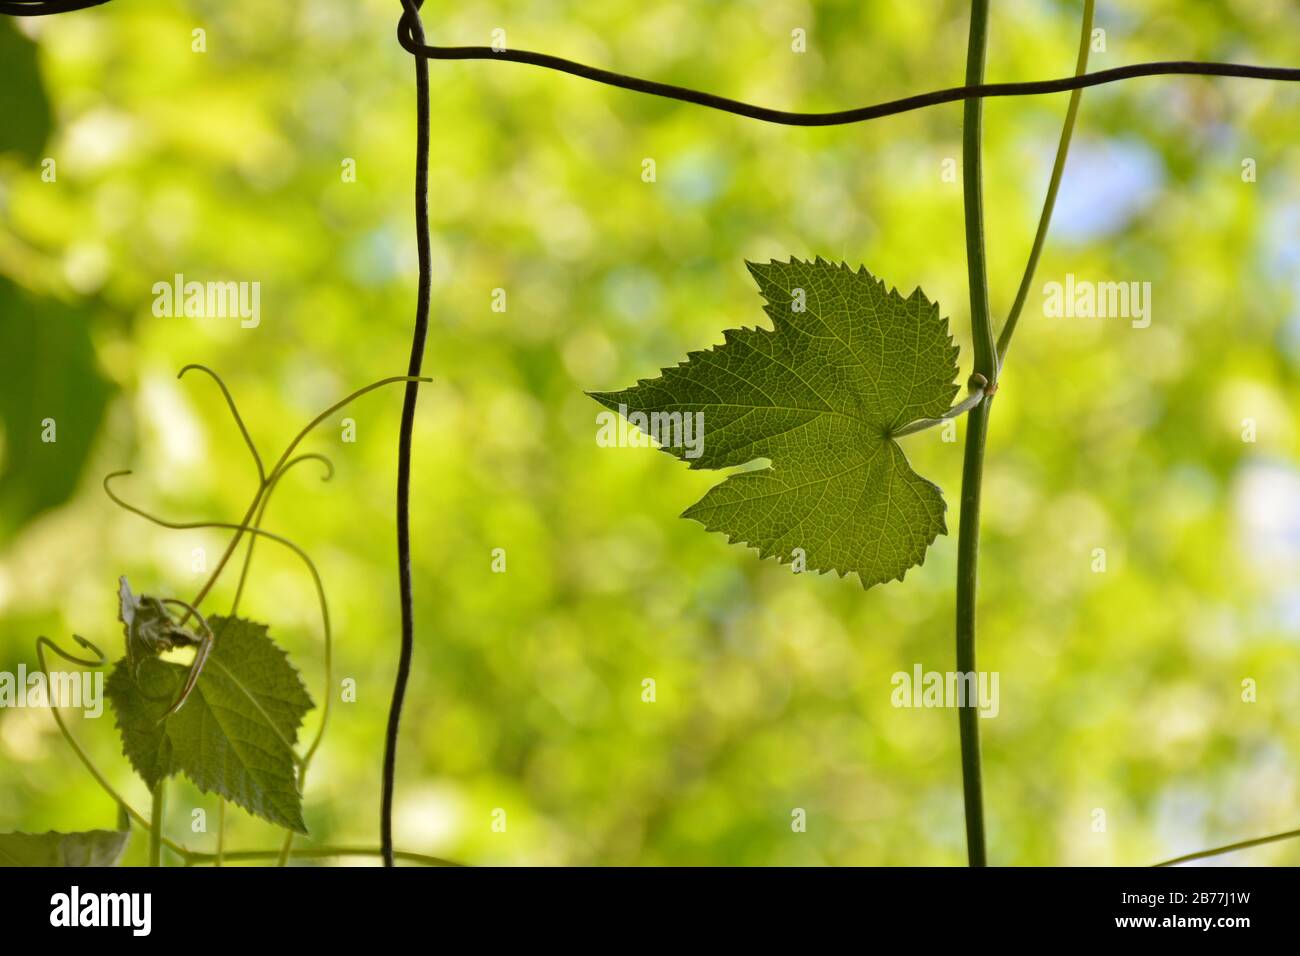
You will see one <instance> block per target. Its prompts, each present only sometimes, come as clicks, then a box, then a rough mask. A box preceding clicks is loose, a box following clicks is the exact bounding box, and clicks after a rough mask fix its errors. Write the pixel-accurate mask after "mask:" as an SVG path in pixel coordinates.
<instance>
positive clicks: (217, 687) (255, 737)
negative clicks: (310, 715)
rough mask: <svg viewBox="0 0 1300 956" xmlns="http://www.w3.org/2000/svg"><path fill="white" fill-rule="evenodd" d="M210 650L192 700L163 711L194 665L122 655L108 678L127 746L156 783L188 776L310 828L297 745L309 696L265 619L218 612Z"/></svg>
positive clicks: (284, 821) (266, 814)
mask: <svg viewBox="0 0 1300 956" xmlns="http://www.w3.org/2000/svg"><path fill="white" fill-rule="evenodd" d="M208 624H209V625H210V626H211V628H212V632H213V634H214V635H215V637H216V641H215V642H214V644H213V648H212V654H211V656H210V657H209V658H208V661H207V664H206V665H205V666H204V668H203V673H202V674H201V675H200V677H199V680H198V683H197V684H196V685H195V688H194V692H193V693H192V694H190V697H189V699H188V700H186V702H185V705H184V706H183V707H181V709H180V710H178V711H177V712H176V713H174V714H172V715H171V716H170V717H168V718H166V720H162V719H161V718H162V716H163V715H164V714H165V713H166V712H167V709H168V708H169V707H170V706H171V704H172V702H173V701H174V700H175V699H176V697H177V694H178V693H179V692H180V689H181V687H182V686H184V684H185V678H186V675H187V674H188V673H189V668H187V667H185V666H183V665H181V664H176V663H173V662H170V661H164V660H161V659H160V658H157V657H149V658H146V659H145V660H143V661H140V662H138V666H132V664H131V662H130V661H129V660H128V659H126V658H123V659H122V660H120V661H118V662H117V665H116V666H115V667H114V669H113V672H112V674H110V675H109V678H108V682H107V685H106V688H105V689H106V692H107V694H108V699H109V701H110V703H112V705H113V711H114V713H115V714H116V716H117V726H118V729H119V731H120V732H121V735H122V750H123V752H124V753H125V754H126V756H127V759H128V760H130V761H131V766H132V767H134V768H135V770H136V772H137V773H139V774H140V776H141V777H142V778H143V779H144V782H145V783H146V784H148V785H149V786H150V787H151V788H152V787H154V786H155V785H157V783H158V781H160V780H162V779H165V778H166V777H169V776H171V775H172V774H175V773H178V772H179V773H184V774H185V776H187V777H189V779H190V780H192V781H193V782H194V784H195V786H197V787H198V788H199V789H200V790H202V791H203V792H204V793H207V792H208V791H213V792H215V793H217V794H220V795H221V796H222V797H224V798H225V799H227V800H229V801H231V802H232V803H235V804H237V805H238V806H241V807H243V808H244V809H245V810H247V811H249V812H250V813H253V814H256V815H257V816H259V817H262V818H263V819H264V820H268V821H270V822H271V823H274V824H276V825H277V826H282V827H288V828H290V829H292V830H296V831H297V832H299V833H306V832H307V829H306V824H305V823H304V822H303V818H302V794H301V793H300V792H299V790H298V779H297V774H296V761H295V757H294V752H293V748H294V745H295V744H296V743H297V740H298V729H299V727H300V726H301V725H302V719H303V717H305V716H306V714H307V712H308V711H309V710H311V708H312V706H313V704H312V700H311V697H310V696H309V695H308V694H307V690H306V688H305V687H304V686H303V683H302V679H301V678H300V677H299V676H298V672H297V670H295V669H294V667H293V665H292V664H290V663H289V659H288V657H287V656H286V655H285V653H284V651H282V650H281V649H280V648H279V647H277V646H276V645H275V643H274V642H272V640H271V639H270V638H269V637H268V636H267V633H266V626H265V625H264V624H256V623H254V622H252V621H248V620H245V619H243V618H238V617H231V618H228V617H220V616H214V617H211V618H209V619H208Z"/></svg>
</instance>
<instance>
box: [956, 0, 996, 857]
mask: <svg viewBox="0 0 1300 956" xmlns="http://www.w3.org/2000/svg"><path fill="white" fill-rule="evenodd" d="M988 20H989V4H988V0H972V2H971V15H970V43H969V45H968V47H967V50H966V83H967V85H968V86H973V85H978V84H980V83H983V82H984V52H985V48H986V47H987V38H988ZM983 113H984V111H983V100H981V99H969V100H967V101H966V104H965V116H964V118H963V122H962V194H963V198H964V202H965V209H966V270H967V275H968V281H969V284H970V313H971V315H970V319H971V337H972V340H973V345H974V351H975V372H976V373H977V374H980V375H983V376H984V378H985V379H986V380H987V381H988V383H989V384H988V386H987V387H986V388H985V392H984V398H983V399H982V400H981V401H980V403H979V404H978V405H976V406H975V407H974V408H973V409H972V410H971V412H970V414H969V415H968V416H967V420H966V452H965V458H964V459H963V463H962V476H961V523H960V526H959V528H958V531H957V671H958V672H959V673H973V672H974V671H975V597H976V583H977V573H976V571H977V567H978V561H979V510H980V483H981V479H982V478H983V474H984V439H985V435H986V434H987V432H988V420H989V406H990V405H991V403H992V393H993V392H995V391H996V390H997V383H998V354H997V349H996V347H995V345H994V341H993V323H992V321H991V319H990V318H989V294H988V276H987V272H986V269H985V263H984V197H983V188H982V179H983V177H982V173H981V168H980V139H981V126H982V122H983ZM957 720H958V727H959V730H960V734H961V780H962V799H963V803H964V805H965V810H966V851H967V856H968V858H969V860H970V865H971V866H985V865H987V863H988V859H987V856H986V853H985V848H984V796H983V791H982V785H981V780H980V738H979V710H978V702H977V701H964V702H963V706H961V707H960V708H959V709H958V711H957Z"/></svg>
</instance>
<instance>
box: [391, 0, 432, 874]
mask: <svg viewBox="0 0 1300 956" xmlns="http://www.w3.org/2000/svg"><path fill="white" fill-rule="evenodd" d="M422 3H423V0H402V11H403V16H402V20H403V22H404V23H406V24H407V25H408V26H409V29H410V31H411V36H412V37H414V38H415V40H416V42H417V43H419V44H420V45H421V46H423V45H424V26H423V25H422V24H421V23H420V12H419V10H420V6H421V4H422ZM408 21H409V22H408ZM414 59H415V100H416V137H415V243H416V252H417V255H418V257H419V264H420V280H419V292H418V294H417V297H416V305H415V331H414V333H413V334H412V336H411V358H410V364H409V366H408V369H407V374H408V375H410V376H412V377H415V376H418V375H419V374H420V368H421V366H422V365H423V362H424V341H425V338H426V337H427V335H428V331H429V292H430V282H431V280H430V272H431V263H432V257H431V255H430V251H429V61H428V58H427V57H426V56H425V55H424V54H423V53H416V54H415V55H414ZM418 395H419V383H418V382H408V383H407V385H406V397H405V400H404V401H403V403H402V425H401V431H400V433H399V436H398V449H397V575H398V588H399V600H400V604H401V611H402V644H401V651H400V653H399V655H398V659H397V676H396V679H395V680H394V682H393V699H392V703H391V704H390V705H389V708H388V730H387V733H386V734H385V737H384V771H383V778H384V779H383V794H382V796H381V798H380V800H381V805H380V813H379V846H380V850H381V851H382V852H383V857H384V866H392V865H393V863H394V857H393V787H394V779H395V777H396V775H397V738H398V732H399V731H400V729H401V724H402V702H403V701H404V700H405V698H406V684H407V681H408V680H409V679H410V676H411V657H412V655H413V653H414V650H415V608H414V601H413V598H412V593H411V435H412V431H413V429H414V426H415V402H416V398H417V396H418Z"/></svg>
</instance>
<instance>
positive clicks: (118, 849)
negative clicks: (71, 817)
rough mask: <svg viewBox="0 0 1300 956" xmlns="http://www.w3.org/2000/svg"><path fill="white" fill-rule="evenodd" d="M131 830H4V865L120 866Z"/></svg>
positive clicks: (0, 854)
mask: <svg viewBox="0 0 1300 956" xmlns="http://www.w3.org/2000/svg"><path fill="white" fill-rule="evenodd" d="M130 839H131V831H130V830H87V831H85V832H84V833H56V832H54V831H50V832H49V833H0V866H116V865H117V861H118V860H120V859H121V858H122V854H123V853H124V852H125V851H126V844H127V841H129V840H130Z"/></svg>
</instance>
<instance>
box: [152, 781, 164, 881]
mask: <svg viewBox="0 0 1300 956" xmlns="http://www.w3.org/2000/svg"><path fill="white" fill-rule="evenodd" d="M166 813H167V781H166V780H165V779H164V780H159V781H158V783H157V784H156V785H155V786H154V788H153V803H152V806H151V808H150V810H149V865H150V866H162V831H163V817H164V816H165V815H166Z"/></svg>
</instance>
